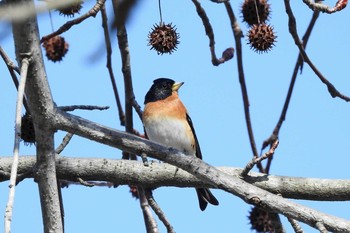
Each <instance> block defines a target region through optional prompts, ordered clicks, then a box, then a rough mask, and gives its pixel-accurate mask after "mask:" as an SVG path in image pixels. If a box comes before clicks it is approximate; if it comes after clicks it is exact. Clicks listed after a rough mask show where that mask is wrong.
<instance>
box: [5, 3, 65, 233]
mask: <svg viewBox="0 0 350 233" xmlns="http://www.w3.org/2000/svg"><path fill="white" fill-rule="evenodd" d="M11 3H14V4H20V5H22V4H23V5H27V8H28V11H34V10H35V9H34V8H35V6H34V2H33V1H32V0H16V1H11ZM12 26H13V27H12V28H13V38H14V42H15V48H16V57H17V61H21V60H22V59H21V56H22V54H32V56H31V59H32V60H31V64H30V66H29V69H28V77H30V78H28V79H27V83H26V89H25V93H26V97H27V102H28V106H29V109H30V113H31V115H32V118H33V124H34V129H35V138H36V152H37V164H36V165H37V166H36V168H37V171H36V180H37V182H38V186H39V194H40V201H41V208H42V217H43V223H44V232H57V233H59V232H63V224H62V218H61V211H60V201H59V194H58V190H57V178H56V169H55V168H56V167H55V153H54V139H53V135H54V131H55V130H54V128H53V126H54V124H53V123H52V117H53V116H54V115H55V113H54V109H55V108H54V103H53V99H52V96H51V91H50V88H49V84H48V81H47V78H46V72H45V68H44V61H43V57H42V52H41V47H40V38H39V30H38V24H37V19H36V17H35V16H34V17H31V18H28V19H26V20H22V21H16V22H13V24H12ZM19 67H21V64H19Z"/></svg>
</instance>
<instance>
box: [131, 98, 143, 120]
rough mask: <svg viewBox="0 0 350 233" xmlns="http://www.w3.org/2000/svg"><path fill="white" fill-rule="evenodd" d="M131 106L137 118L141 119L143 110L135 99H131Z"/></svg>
mask: <svg viewBox="0 0 350 233" xmlns="http://www.w3.org/2000/svg"><path fill="white" fill-rule="evenodd" d="M132 106H133V107H134V109H135V111H136V113H137V115H139V118H140V119H141V120H142V114H143V111H142V109H141V106H140V105H139V104H138V103H137V101H136V99H134V100H133V101H132Z"/></svg>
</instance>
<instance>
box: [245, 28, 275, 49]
mask: <svg viewBox="0 0 350 233" xmlns="http://www.w3.org/2000/svg"><path fill="white" fill-rule="evenodd" d="M247 36H248V40H249V42H248V44H250V48H251V49H253V50H254V51H255V52H258V53H262V52H268V51H270V50H271V49H272V47H273V46H274V45H275V42H276V38H277V36H275V33H274V32H273V27H272V26H270V25H267V24H259V25H258V24H254V25H253V26H252V27H251V28H250V29H249V31H248V34H247Z"/></svg>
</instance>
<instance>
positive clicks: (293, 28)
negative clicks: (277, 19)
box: [284, 0, 350, 102]
mask: <svg viewBox="0 0 350 233" xmlns="http://www.w3.org/2000/svg"><path fill="white" fill-rule="evenodd" d="M284 4H285V7H286V12H287V15H288V18H289V21H288V26H289V32H290V34H291V35H292V37H293V39H294V42H295V44H296V45H297V46H298V48H299V51H300V54H301V56H302V57H303V59H304V61H305V62H306V63H307V64H308V65H309V66H310V68H311V69H312V70H313V71H314V73H315V74H316V75H317V77H318V78H319V79H320V81H321V82H322V83H324V84H325V85H326V86H327V88H328V92H329V93H330V95H331V96H332V97H333V98H335V97H338V98H340V99H342V100H345V101H346V102H349V101H350V98H349V97H348V96H345V95H343V94H342V93H340V92H339V91H338V90H337V89H336V88H335V87H334V86H333V84H332V83H330V82H329V81H328V80H327V79H326V78H325V77H324V76H323V74H322V73H321V72H320V71H319V70H318V69H317V67H316V66H315V65H314V64H313V63H312V62H311V60H310V59H309V57H308V55H307V53H306V52H305V49H304V47H303V43H302V42H301V40H300V39H299V36H298V32H297V28H296V20H295V17H294V15H293V11H292V8H291V6H290V4H289V0H284Z"/></svg>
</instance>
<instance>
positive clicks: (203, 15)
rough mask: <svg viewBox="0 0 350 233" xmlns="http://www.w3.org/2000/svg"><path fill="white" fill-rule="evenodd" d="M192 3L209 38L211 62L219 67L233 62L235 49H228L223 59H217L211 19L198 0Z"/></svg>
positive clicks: (193, 0)
mask: <svg viewBox="0 0 350 233" xmlns="http://www.w3.org/2000/svg"><path fill="white" fill-rule="evenodd" d="M192 2H193V3H194V5H195V6H196V10H197V13H198V16H199V17H200V18H201V19H202V22H203V26H204V28H205V33H206V34H207V36H208V38H209V47H210V52H211V62H212V63H213V65H214V66H218V65H220V64H222V63H224V62H226V61H228V60H231V59H232V58H233V53H234V49H233V48H228V49H226V50H225V51H224V52H223V54H222V57H221V58H220V59H218V58H217V57H216V53H215V39H214V32H213V28H212V26H211V24H210V21H209V18H208V16H207V14H206V13H205V10H204V9H203V7H202V6H201V4H200V2H199V1H197V0H192Z"/></svg>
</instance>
